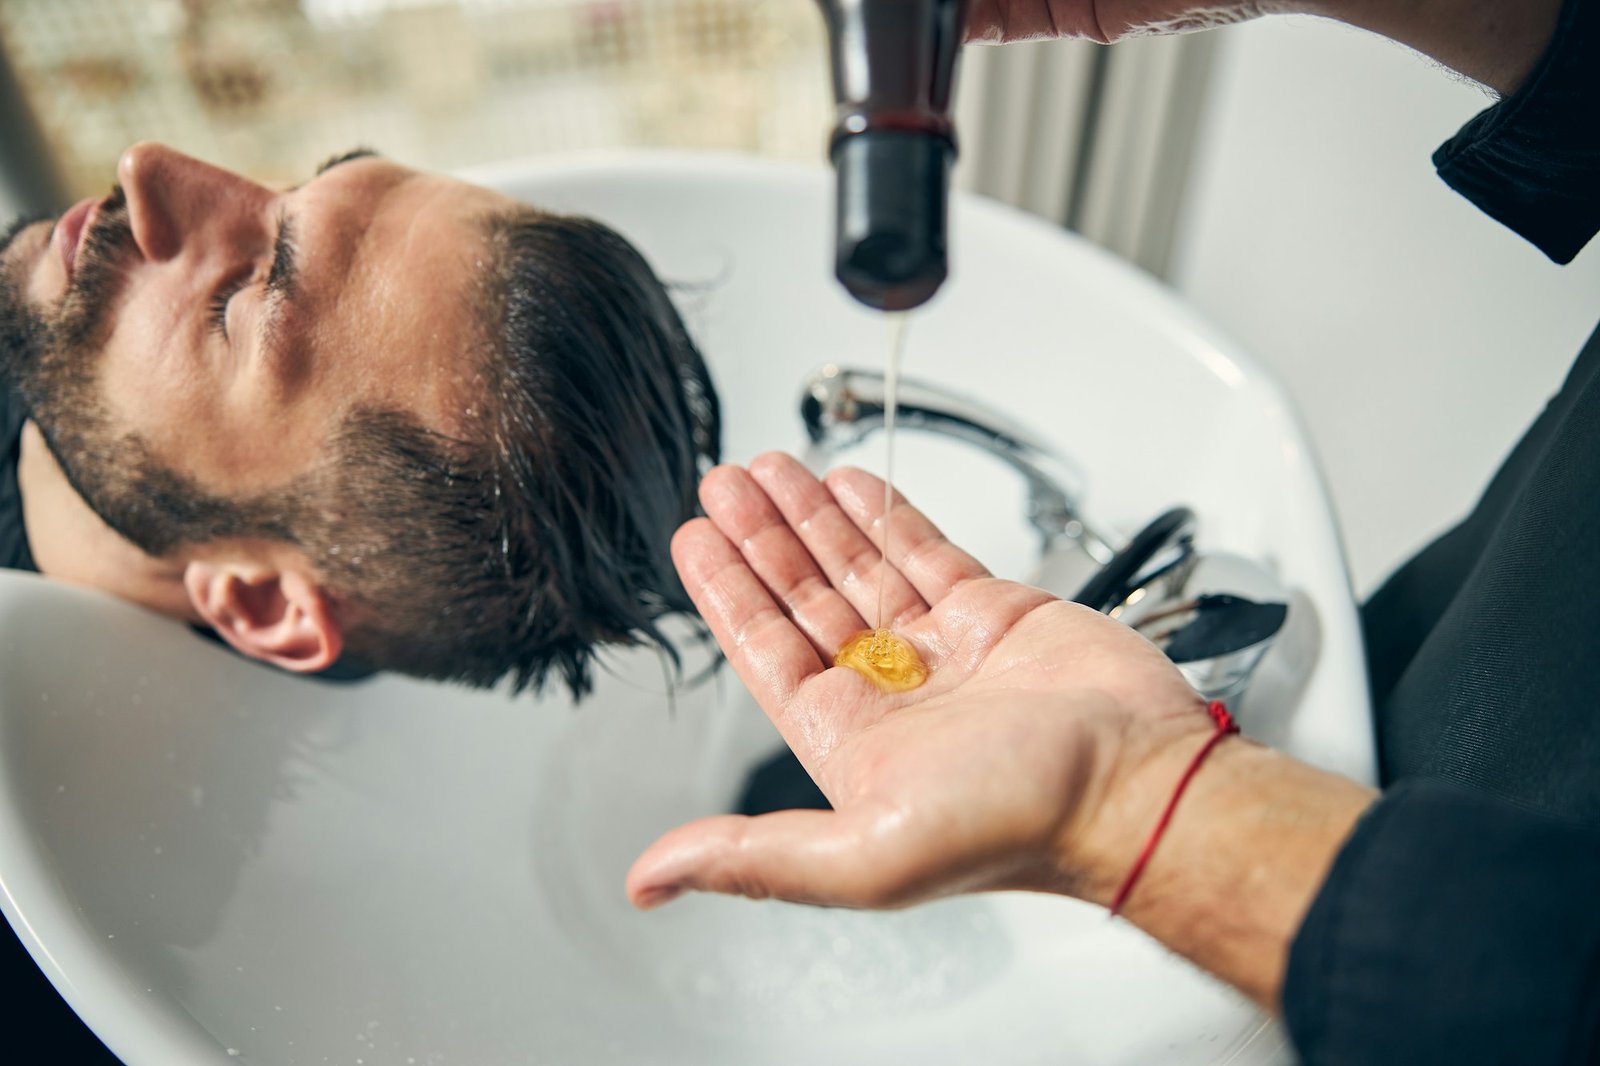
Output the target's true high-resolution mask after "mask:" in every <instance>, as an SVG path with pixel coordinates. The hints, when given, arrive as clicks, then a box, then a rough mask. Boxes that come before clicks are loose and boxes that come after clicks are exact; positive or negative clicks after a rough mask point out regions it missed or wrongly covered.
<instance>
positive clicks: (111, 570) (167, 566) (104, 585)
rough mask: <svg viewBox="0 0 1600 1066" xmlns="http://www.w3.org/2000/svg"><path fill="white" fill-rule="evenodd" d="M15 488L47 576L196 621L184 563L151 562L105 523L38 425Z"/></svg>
mask: <svg viewBox="0 0 1600 1066" xmlns="http://www.w3.org/2000/svg"><path fill="white" fill-rule="evenodd" d="M17 486H18V488H19V489H20V491H21V493H22V521H23V525H24V527H25V528H26V529H27V532H28V547H29V549H30V550H31V551H32V553H33V561H34V563H35V564H36V565H37V566H38V567H39V571H40V572H41V573H43V574H45V575H47V576H49V577H53V578H56V579H57V580H60V581H66V582H69V583H71V584H74V585H83V586H87V587H89V588H95V589H99V590H100V591H102V592H108V593H110V594H111V595H113V596H117V597H119V598H121V599H125V600H131V601H132V602H134V603H138V604H142V605H144V606H146V607H149V608H151V609H153V610H156V611H160V612H161V613H162V614H166V615H171V616H172V617H174V618H182V619H186V620H188V621H198V616H197V615H196V614H195V612H194V609H193V607H191V606H190V603H189V597H188V595H187V593H185V591H184V588H183V581H182V576H183V562H182V561H180V560H170V559H154V558H151V557H150V556H148V555H146V554H145V553H144V552H142V551H140V550H139V549H138V548H136V547H134V546H133V545H132V544H130V543H129V542H128V541H127V540H125V539H123V538H122V537H121V536H120V535H118V534H117V533H116V532H115V531H113V530H112V529H111V527H110V526H107V525H106V524H105V523H104V522H102V521H101V520H100V516H99V515H97V514H95V513H94V511H92V510H91V509H90V508H89V505H88V504H86V503H84V502H83V498H82V497H81V496H79V495H78V493H77V492H76V491H75V490H74V489H73V487H72V485H71V483H70V482H68V480H67V475H66V472H65V471H63V470H62V469H61V466H60V464H59V463H57V462H56V458H55V456H54V455H52V454H51V452H50V449H49V447H48V446H47V445H46V444H45V442H44V435H43V434H41V433H40V432H39V429H38V427H37V426H35V425H34V424H33V423H32V422H29V423H28V424H27V425H25V426H24V427H23V430H22V446H21V451H20V455H19V458H18V460H17Z"/></svg>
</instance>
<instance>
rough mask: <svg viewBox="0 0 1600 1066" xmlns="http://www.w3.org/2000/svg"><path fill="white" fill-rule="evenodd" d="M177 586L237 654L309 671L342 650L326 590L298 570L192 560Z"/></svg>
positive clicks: (320, 667) (333, 659)
mask: <svg viewBox="0 0 1600 1066" xmlns="http://www.w3.org/2000/svg"><path fill="white" fill-rule="evenodd" d="M183 587H184V590H185V591H186V592H187V593H188V594H189V602H190V603H192V604H193V605H194V609H195V611H196V613H198V614H199V615H200V617H201V619H203V620H204V621H205V623H206V625H208V626H210V627H211V628H212V629H214V630H216V632H217V636H219V637H221V638H222V639H223V640H225V641H227V642H228V643H229V644H230V645H232V646H233V648H234V649H235V650H236V651H238V652H239V653H240V654H241V655H246V656H248V657H250V658H252V659H260V660H261V661H262V662H268V663H271V664H272V665H274V666H277V667H281V668H282V669H284V670H291V671H293V672H295V673H301V674H310V673H316V672H317V671H318V670H325V669H327V668H328V667H330V666H332V665H333V664H334V663H335V662H336V661H338V658H339V653H340V652H341V651H343V650H344V631H343V630H342V629H341V627H340V625H339V621H338V619H337V618H335V617H334V612H333V606H332V604H331V603H330V602H329V597H328V595H327V593H326V592H325V591H324V590H323V588H322V587H321V586H320V585H318V584H317V583H316V582H315V581H313V580H311V578H310V577H309V576H308V575H306V574H304V573H302V572H300V571H298V570H293V569H290V570H275V569H271V568H264V567H258V566H240V565H238V564H230V563H214V562H203V561H199V560H194V561H191V562H190V563H189V564H188V565H187V566H186V567H185V568H184V571H183Z"/></svg>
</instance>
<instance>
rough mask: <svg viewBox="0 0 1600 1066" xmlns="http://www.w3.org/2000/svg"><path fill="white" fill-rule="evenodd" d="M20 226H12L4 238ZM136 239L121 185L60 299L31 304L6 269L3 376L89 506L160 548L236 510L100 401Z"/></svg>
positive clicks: (150, 550) (223, 522) (222, 523)
mask: <svg viewBox="0 0 1600 1066" xmlns="http://www.w3.org/2000/svg"><path fill="white" fill-rule="evenodd" d="M20 232H21V228H20V227H13V228H12V230H11V231H10V232H9V233H8V240H11V239H15V237H16V235H17V234H18V233H20ZM132 248H133V230H132V226H131V224H130V221H129V217H128V210H127V206H126V202H125V200H124V197H123V195H122V189H121V187H120V186H119V187H117V188H116V189H114V190H113V191H112V194H111V196H110V198H109V199H108V200H107V201H106V202H105V203H103V204H102V205H101V206H100V209H99V212H98V216H97V217H96V218H95V220H94V228H93V229H92V230H89V231H87V232H85V233H84V234H83V236H82V239H81V242H80V244H79V246H78V252H77V256H76V258H75V259H74V263H73V272H72V282H71V284H70V286H69V287H68V290H67V292H66V293H65V294H64V295H63V296H62V297H61V299H60V300H59V301H58V302H57V304H56V306H55V307H54V308H51V309H48V310H42V311H41V310H37V309H35V308H33V307H30V306H28V304H27V302H26V300H25V298H24V294H23V284H22V278H21V275H22V270H21V268H20V267H14V268H11V269H0V383H3V384H4V385H6V386H7V387H9V388H10V389H12V390H13V391H14V392H15V393H16V394H17V396H18V397H19V398H20V399H21V400H22V403H23V406H24V407H26V408H27V410H28V413H29V418H30V419H32V421H33V422H34V424H35V425H37V426H38V427H39V431H40V432H41V433H42V434H43V436H44V439H45V443H46V444H47V445H48V446H49V448H50V451H51V453H52V454H53V455H54V456H55V458H56V461H57V462H58V463H59V464H60V466H61V469H62V471H63V473H65V475H66V477H67V481H68V482H69V483H70V484H71V485H72V488H73V490H74V491H75V492H77V494H78V495H79V496H80V497H82V498H83V501H84V502H85V503H86V504H88V505H89V507H90V509H91V510H93V511H94V512H95V513H96V514H97V515H99V516H100V518H101V520H102V521H104V522H105V523H106V524H107V525H108V526H110V527H111V528H112V529H114V530H116V531H117V532H118V533H120V534H121V535H122V536H123V537H125V538H127V539H128V540H129V541H131V542H133V543H134V544H135V545H137V546H138V547H139V548H140V549H142V550H143V551H144V552H146V553H147V554H149V555H153V556H160V555H164V554H166V553H167V552H169V551H171V550H172V549H173V548H174V547H176V546H178V545H179V544H181V543H184V542H186V541H189V540H192V539H194V538H193V533H194V527H195V526H196V525H199V526H201V527H202V528H206V529H208V530H215V529H217V528H219V527H223V528H225V527H227V526H228V525H229V524H230V523H229V521H228V519H230V518H232V517H234V516H233V515H232V513H231V511H230V509H229V508H228V507H227V505H226V504H225V503H224V502H222V501H218V500H215V499H213V498H211V497H208V496H207V495H206V494H205V493H203V492H201V491H199V490H198V489H197V488H195V487H194V486H193V485H192V484H191V483H190V482H189V481H188V480H187V479H185V478H184V477H183V476H182V475H180V474H178V473H177V472H175V471H173V470H171V469H170V468H167V467H165V466H164V465H163V464H161V463H159V462H158V461H157V460H155V458H154V457H153V456H151V455H150V453H149V451H148V449H147V448H146V447H145V445H144V443H143V442H142V441H141V440H140V439H139V438H138V437H137V436H135V435H133V434H127V433H121V432H119V431H117V430H116V429H115V428H114V426H113V423H112V419H111V417H110V415H109V412H108V411H107V409H106V406H105V404H104V403H103V402H102V400H101V391H102V390H101V386H100V379H99V368H100V354H101V351H102V349H103V346H104V342H105V338H106V336H107V335H108V334H109V333H110V327H111V324H112V313H113V310H114V303H115V301H116V299H117V296H118V294H119V291H120V288H121V282H122V271H121V269H120V265H121V263H122V261H123V259H124V257H125V256H127V255H128V254H129V252H130V251H131V250H132ZM47 254H48V253H47Z"/></svg>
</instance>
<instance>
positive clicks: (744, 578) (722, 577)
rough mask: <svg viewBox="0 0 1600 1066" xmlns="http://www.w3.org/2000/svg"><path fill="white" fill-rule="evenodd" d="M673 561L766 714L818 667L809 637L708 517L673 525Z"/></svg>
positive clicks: (821, 663) (788, 697) (784, 699)
mask: <svg viewBox="0 0 1600 1066" xmlns="http://www.w3.org/2000/svg"><path fill="white" fill-rule="evenodd" d="M672 561H673V563H674V564H675V565H676V566H677V568H678V576H679V577H681V578H682V579H683V585H684V588H686V589H687V590H688V591H689V597H690V598H691V599H692V600H693V601H694V605H695V609H696V610H698V611H699V612H700V616H701V617H702V618H704V619H705V621H706V624H707V625H708V626H710V627H711V635H712V636H713V637H715V638H716V641H717V643H718V644H719V645H721V647H722V650H723V651H724V652H726V653H727V656H728V661H729V662H730V663H732V665H733V669H734V672H735V673H737V674H738V675H739V679H740V680H741V681H743V682H744V683H745V686H746V687H747V688H749V689H750V691H751V692H752V693H753V694H754V695H755V697H756V700H757V702H759V703H760V704H761V706H762V707H763V708H764V709H765V710H766V711H767V712H768V713H769V714H775V713H776V712H777V710H778V709H779V708H781V707H782V706H783V705H784V704H786V703H788V702H789V700H790V698H791V697H792V696H793V695H794V691H795V689H796V688H798V687H799V686H800V684H801V683H802V682H804V681H805V680H806V679H807V678H809V677H811V676H813V675H815V674H817V673H820V672H821V671H822V670H823V668H824V665H823V662H822V660H821V659H819V658H818V657H817V653H816V650H815V649H814V648H813V647H812V644H811V641H810V640H809V639H807V637H806V635H805V634H804V633H802V632H801V631H800V630H799V629H797V628H795V625H794V623H793V622H791V621H790V620H789V618H788V617H787V616H786V615H785V614H784V613H783V611H782V610H781V609H780V608H779V607H778V605H777V603H775V602H774V601H773V599H772V595H771V593H769V592H768V591H767V588H766V586H765V585H763V584H762V583H761V580H760V579H759V578H758V577H757V576H756V574H755V573H754V571H752V570H751V569H750V566H749V564H748V563H746V562H745V559H744V557H743V556H741V555H740V554H739V552H738V549H736V548H735V547H734V546H733V545H732V544H730V543H729V542H728V538H726V537H724V536H723V535H722V534H721V533H720V532H718V531H717V527H716V526H715V525H713V524H712V523H711V522H710V521H708V520H707V519H704V518H697V519H694V520H693V521H691V522H689V523H687V524H686V525H684V526H683V527H682V528H680V529H679V530H678V532H677V534H676V535H674V536H673V538H672Z"/></svg>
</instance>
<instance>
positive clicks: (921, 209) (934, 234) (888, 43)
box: [819, 0, 967, 311]
mask: <svg viewBox="0 0 1600 1066" xmlns="http://www.w3.org/2000/svg"><path fill="white" fill-rule="evenodd" d="M819 2H820V4H821V6H822V13H823V17H824V18H825V19H826V20H827V25H828V47H829V55H830V58H831V61H832V65H833V96H834V102H835V104H836V105H837V108H838V120H837V124H836V125H835V126H834V130H833V139H832V144H831V146H830V149H829V155H830V157H831V158H832V160H833V166H834V170H835V172H836V174H837V176H838V204H837V213H838V228H837V234H836V240H837V246H836V252H837V258H836V261H835V272H836V273H837V274H838V277H839V281H840V282H841V283H842V284H843V285H844V287H845V288H846V289H847V290H849V292H850V294H851V295H852V296H854V297H855V298H856V299H857V300H860V301H861V302H862V303H864V304H866V305H867V306H869V307H875V308H878V309H880V310H885V311H904V310H908V309H910V308H912V307H916V306H917V305H919V304H921V303H923V302H925V301H926V300H927V299H928V298H929V297H930V296H932V295H933V294H934V293H935V292H937V291H938V289H939V286H940V285H942V284H943V283H944V279H945V275H946V273H947V271H948V261H947V254H946V232H947V226H948V215H949V199H950V168H951V166H952V165H953V164H954V162H955V155H956V141H955V128H954V125H953V124H952V122H951V118H950V107H951V100H952V93H953V88H954V82H955V72H956V58H957V56H958V55H959V53H960V49H961V34H962V31H963V29H964V27H965V24H966V11H967V0H819Z"/></svg>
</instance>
